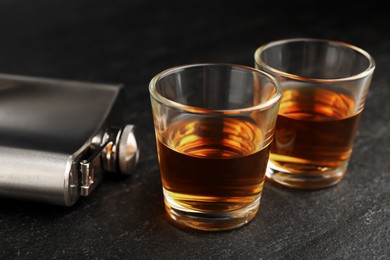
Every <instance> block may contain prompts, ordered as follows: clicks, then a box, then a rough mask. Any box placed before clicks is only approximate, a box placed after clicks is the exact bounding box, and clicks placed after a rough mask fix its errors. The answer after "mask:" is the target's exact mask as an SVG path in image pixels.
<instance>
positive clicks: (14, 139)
mask: <svg viewBox="0 0 390 260" xmlns="http://www.w3.org/2000/svg"><path fill="white" fill-rule="evenodd" d="M121 91H122V86H121V85H113V84H100V83H89V82H77V81H68V80H56V79H46V78H36V77H25V76H18V75H5V74H0V196H1V197H9V198H16V199H26V200H33V201H39V202H45V203H51V204H57V205H63V206H71V205H73V204H74V203H75V202H76V201H77V200H78V199H79V198H80V196H88V195H90V194H91V192H92V191H93V190H94V189H95V188H96V186H97V185H98V184H99V183H100V181H101V180H102V178H103V175H104V174H105V172H112V173H120V174H125V175H129V174H131V172H132V171H133V170H134V167H135V166H136V164H137V162H138V157H139V149H138V147H137V141H136V138H135V135H134V125H131V124H128V125H122V126H118V124H115V120H114V118H115V117H114V115H115V113H116V112H118V109H117V107H118V106H117V104H118V101H117V100H118V98H119V97H120V93H121Z"/></svg>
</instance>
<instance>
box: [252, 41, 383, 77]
mask: <svg viewBox="0 0 390 260" xmlns="http://www.w3.org/2000/svg"><path fill="white" fill-rule="evenodd" d="M290 42H323V43H328V44H333V45H336V46H343V47H346V48H348V49H352V50H354V51H355V52H356V53H358V54H360V55H361V56H363V57H365V58H366V59H367V60H368V63H369V64H368V66H367V68H366V69H365V70H363V71H361V72H359V73H357V74H354V75H351V76H348V77H341V78H311V77H304V76H300V75H296V74H292V73H288V72H285V71H282V70H278V69H275V68H274V67H271V66H269V65H268V64H267V63H265V62H264V61H263V60H262V59H261V54H262V53H263V52H264V51H265V50H267V49H269V48H270V47H274V46H278V45H283V44H286V43H290ZM254 59H255V62H256V63H257V64H258V65H260V66H261V67H262V68H264V69H266V70H268V71H270V72H272V73H275V74H278V75H280V76H283V77H285V78H290V79H295V80H301V81H309V82H324V83H326V82H332V83H334V82H336V83H337V82H345V81H352V80H357V79H362V78H365V77H367V76H369V75H370V74H372V73H373V71H374V69H375V66H376V65H375V60H374V58H373V57H372V56H371V55H370V54H369V53H368V52H367V51H365V50H363V49H362V48H359V47H357V46H355V45H352V44H349V43H346V42H342V41H335V40H329V39H320V38H290V39H283V40H276V41H271V42H268V43H266V44H263V45H261V46H260V47H259V48H257V49H256V51H255V54H254Z"/></svg>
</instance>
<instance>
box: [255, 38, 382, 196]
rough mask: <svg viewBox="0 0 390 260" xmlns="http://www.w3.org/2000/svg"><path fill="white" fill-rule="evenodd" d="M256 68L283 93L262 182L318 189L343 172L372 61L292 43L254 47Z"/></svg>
mask: <svg viewBox="0 0 390 260" xmlns="http://www.w3.org/2000/svg"><path fill="white" fill-rule="evenodd" d="M254 58H255V66H256V68H258V69H260V70H262V71H265V72H267V73H269V74H271V75H273V76H274V77H275V78H276V79H277V80H278V81H279V82H280V83H281V85H282V89H283V91H282V92H283V93H282V99H281V103H280V109H279V113H278V119H277V123H276V129H275V137H274V140H273V142H272V144H271V148H270V159H269V163H268V168H267V173H266V178H267V180H269V181H271V182H274V183H277V184H280V185H282V186H285V187H291V188H298V189H318V188H325V187H330V186H332V185H335V184H337V183H338V182H340V181H341V180H342V179H343V177H344V176H345V173H346V171H347V166H348V161H349V159H350V157H351V154H352V148H353V144H354V140H355V136H356V133H357V130H358V124H359V118H360V115H361V113H362V111H363V108H364V104H365V101H366V97H367V93H368V90H369V87H370V83H371V78H372V75H373V72H374V69H375V62H374V60H373V58H372V57H371V56H370V54H369V53H367V52H366V51H364V50H362V49H361V48H358V47H356V46H353V45H350V44H347V43H344V42H339V41H332V40H326V39H311V38H295V39H286V40H279V41H274V42H270V43H267V44H265V45H262V46H260V47H259V48H258V49H257V50H256V52H255V57H254Z"/></svg>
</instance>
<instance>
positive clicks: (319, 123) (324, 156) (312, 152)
mask: <svg viewBox="0 0 390 260" xmlns="http://www.w3.org/2000/svg"><path fill="white" fill-rule="evenodd" d="M354 111H355V103H354V101H353V99H352V98H350V97H349V96H348V95H346V94H343V93H342V92H336V91H332V90H327V89H321V88H303V89H302V88H300V89H299V90H298V89H296V88H292V89H285V90H283V95H282V100H281V105H280V108H279V114H278V119H277V123H276V130H275V136H274V141H273V143H272V145H271V154H270V164H271V165H272V167H276V168H281V169H284V170H285V171H287V172H291V173H297V174H307V175H316V174H318V175H321V174H327V173H328V172H330V171H334V170H337V169H338V168H340V167H344V168H345V167H346V163H347V162H348V159H349V157H350V155H351V152H352V147H353V142H354V139H355V134H356V130H357V126H358V121H359V117H360V113H355V112H354ZM359 112H360V111H359ZM339 177H340V178H341V177H342V175H340V174H339ZM299 185H305V184H299ZM308 185H310V184H308Z"/></svg>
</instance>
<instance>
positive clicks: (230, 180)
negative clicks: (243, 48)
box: [149, 63, 281, 231]
mask: <svg viewBox="0 0 390 260" xmlns="http://www.w3.org/2000/svg"><path fill="white" fill-rule="evenodd" d="M149 91H150V97H151V105H152V110H153V120H154V126H155V133H156V142H157V151H158V159H159V166H160V173H161V180H162V186H163V194H164V201H165V207H166V212H167V213H168V216H169V218H170V219H171V220H173V221H174V223H176V224H179V226H182V227H187V228H193V229H198V230H206V231H214V230H229V229H234V228H237V227H240V226H242V225H244V224H246V223H248V222H249V221H250V220H252V219H253V218H254V217H255V216H256V214H257V212H258V209H259V205H260V197H261V192H262V189H263V184H264V179H265V171H266V166H267V162H268V157H269V148H270V144H271V141H272V138H273V134H274V127H275V123H276V118H277V113H278V109H279V103H280V98H281V86H280V84H279V82H277V81H276V80H275V78H273V77H272V76H270V75H269V74H267V73H264V72H261V71H259V70H257V69H255V68H251V67H246V66H242V65H236V64H225V63H207V64H190V65H184V66H178V67H173V68H170V69H167V70H165V71H163V72H161V73H159V74H158V75H156V76H155V77H154V78H153V79H152V80H151V82H150V85H149Z"/></svg>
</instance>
